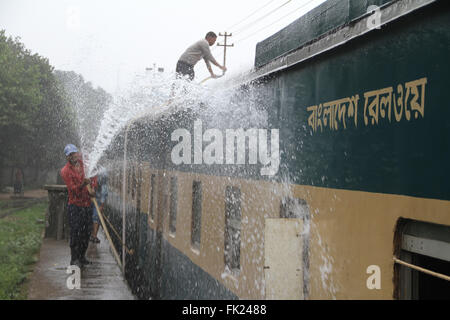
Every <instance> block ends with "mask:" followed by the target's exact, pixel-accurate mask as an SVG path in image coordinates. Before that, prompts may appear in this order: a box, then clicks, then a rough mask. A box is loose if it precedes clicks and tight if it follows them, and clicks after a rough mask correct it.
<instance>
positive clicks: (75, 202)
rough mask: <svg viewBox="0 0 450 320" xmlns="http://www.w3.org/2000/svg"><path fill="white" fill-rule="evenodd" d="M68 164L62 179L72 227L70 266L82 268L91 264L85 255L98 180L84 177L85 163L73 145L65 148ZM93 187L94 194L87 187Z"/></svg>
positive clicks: (63, 171)
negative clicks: (67, 199)
mask: <svg viewBox="0 0 450 320" xmlns="http://www.w3.org/2000/svg"><path fill="white" fill-rule="evenodd" d="M64 154H65V155H66V158H67V164H66V165H65V166H64V168H62V169H61V177H62V178H63V180H64V182H65V183H66V185H67V191H68V193H69V201H68V206H67V211H68V217H69V226H70V253H71V259H70V265H77V266H78V267H82V266H84V265H86V264H90V262H89V261H88V260H87V259H86V257H85V254H86V251H87V248H88V245H89V237H90V235H91V228H92V203H91V197H94V196H95V191H94V190H95V188H96V187H97V180H96V178H93V179H87V178H86V177H85V175H84V166H83V161H82V160H81V158H80V156H79V154H78V149H77V147H75V146H74V145H73V144H68V145H67V146H66V147H65V148H64ZM88 185H91V186H92V188H93V191H92V193H90V192H89V190H88V189H87V186H88Z"/></svg>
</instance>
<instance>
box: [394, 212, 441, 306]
mask: <svg viewBox="0 0 450 320" xmlns="http://www.w3.org/2000/svg"><path fill="white" fill-rule="evenodd" d="M394 245H395V259H396V260H395V261H396V264H395V269H394V281H395V294H394V297H395V298H397V299H402V300H403V299H408V300H409V299H411V300H430V299H432V300H441V299H445V300H448V299H450V281H449V278H450V277H449V276H450V227H449V226H444V225H438V224H432V223H426V222H419V221H414V220H409V219H400V220H399V221H398V223H397V228H396V234H395V240H394Z"/></svg>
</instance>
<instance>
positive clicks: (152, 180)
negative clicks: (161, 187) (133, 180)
mask: <svg viewBox="0 0 450 320" xmlns="http://www.w3.org/2000/svg"><path fill="white" fill-rule="evenodd" d="M155 180H156V175H154V174H152V175H151V176H150V197H149V202H150V204H149V206H148V209H149V213H150V219H152V221H153V220H155V196H156V192H155V186H156V181H155Z"/></svg>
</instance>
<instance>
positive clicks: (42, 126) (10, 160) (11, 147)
mask: <svg viewBox="0 0 450 320" xmlns="http://www.w3.org/2000/svg"><path fill="white" fill-rule="evenodd" d="M0 66H1V67H0V145H1V146H2V148H0V167H2V166H13V167H22V168H23V167H32V168H37V169H53V168H55V167H60V166H62V165H63V164H64V162H65V158H64V155H63V152H62V150H63V149H64V146H65V145H66V144H68V143H74V144H77V145H80V143H81V142H82V141H80V136H79V133H80V130H83V132H82V133H83V134H82V136H83V137H85V138H86V139H89V140H94V139H95V137H96V135H97V133H98V128H99V124H100V121H101V119H102V117H103V113H104V111H105V110H106V108H107V106H108V104H109V102H110V100H111V96H110V95H109V94H108V93H107V92H105V91H104V90H103V89H101V88H97V89H94V88H93V87H92V85H91V84H90V83H89V82H85V81H84V80H83V78H82V77H81V76H80V75H78V74H76V73H75V72H67V71H55V70H53V67H52V66H51V65H50V64H49V61H48V59H46V58H44V57H41V56H39V55H38V54H32V53H31V52H30V51H29V50H27V49H26V48H25V47H24V45H23V44H22V43H21V42H20V41H19V38H15V39H13V38H11V37H7V36H6V34H5V31H4V30H0ZM86 131H89V132H88V133H89V134H87V135H86V134H84V133H85V132H86ZM0 184H1V181H0Z"/></svg>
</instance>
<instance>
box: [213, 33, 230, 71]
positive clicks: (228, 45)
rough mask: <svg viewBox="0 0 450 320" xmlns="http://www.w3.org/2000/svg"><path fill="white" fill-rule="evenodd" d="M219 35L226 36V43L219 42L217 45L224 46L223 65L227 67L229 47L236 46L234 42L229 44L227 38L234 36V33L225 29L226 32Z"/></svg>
mask: <svg viewBox="0 0 450 320" xmlns="http://www.w3.org/2000/svg"><path fill="white" fill-rule="evenodd" d="M219 36H221V37H224V44H220V43H217V46H218V47H223V66H224V67H225V63H226V62H227V47H234V43H233V44H227V38H228V37H231V36H233V34H232V33H230V34H228V33H227V32H226V31H225V34H222V33H219ZM223 74H225V71H224V72H223Z"/></svg>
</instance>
